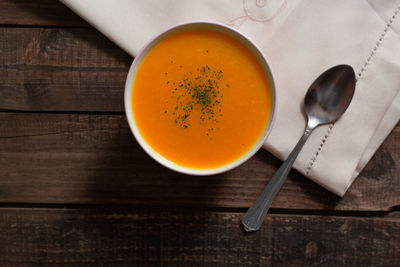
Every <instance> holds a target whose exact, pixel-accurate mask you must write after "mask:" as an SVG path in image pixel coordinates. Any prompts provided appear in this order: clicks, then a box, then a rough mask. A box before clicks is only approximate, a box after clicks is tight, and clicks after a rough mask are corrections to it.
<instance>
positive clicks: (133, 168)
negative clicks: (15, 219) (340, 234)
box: [0, 113, 400, 210]
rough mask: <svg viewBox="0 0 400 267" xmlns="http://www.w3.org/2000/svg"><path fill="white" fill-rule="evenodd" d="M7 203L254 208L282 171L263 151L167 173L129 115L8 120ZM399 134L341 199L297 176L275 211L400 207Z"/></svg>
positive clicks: (4, 117)
mask: <svg viewBox="0 0 400 267" xmlns="http://www.w3.org/2000/svg"><path fill="white" fill-rule="evenodd" d="M0 125H1V128H0V202H3V203H4V202H18V203H21V202H22V203H24V202H25V203H29V202H32V203H88V204H111V203H119V204H133V205H138V206H143V205H144V206H169V205H177V206H197V207H199V206H200V207H236V208H247V207H249V206H250V205H251V204H252V203H253V202H254V200H255V199H256V197H257V196H258V194H259V193H260V192H261V190H262V188H263V187H264V186H265V184H266V183H267V182H268V180H269V177H271V176H272V174H273V173H274V172H275V171H276V169H277V168H278V167H279V165H280V164H281V163H280V161H279V160H278V159H276V158H274V157H273V156H272V155H271V154H269V153H268V152H266V151H263V150H262V151H260V152H259V153H257V154H256V155H255V156H254V157H253V158H252V159H250V160H249V161H248V162H246V163H245V164H243V165H242V166H240V167H238V168H236V169H234V170H232V171H230V172H228V173H225V174H221V175H217V176H208V177H192V176H185V175H181V174H178V173H175V172H172V171H169V170H168V169H166V168H164V167H162V166H160V165H159V164H158V163H156V162H155V161H153V160H152V159H151V158H149V157H148V156H147V155H146V154H145V153H144V152H143V151H142V149H141V148H140V147H139V146H138V144H137V143H136V141H135V140H134V138H133V136H132V135H131V133H130V130H129V128H128V125H127V123H126V120H125V117H124V115H84V114H25V113H0ZM399 137H400V127H399V126H397V127H396V128H395V130H394V131H393V132H392V134H391V135H390V136H389V138H388V140H387V141H386V142H385V143H384V145H383V146H382V147H381V148H380V149H379V151H378V152H377V154H376V155H375V157H374V158H373V160H372V162H370V164H369V165H368V166H367V168H366V170H365V171H364V172H363V173H362V174H361V177H359V178H358V180H357V181H356V182H355V184H354V185H353V186H352V187H351V188H350V190H349V192H348V193H347V194H346V196H345V197H344V198H343V199H341V198H339V197H336V196H335V195H333V194H332V193H329V192H328V191H326V190H325V189H323V188H322V187H320V186H318V185H316V184H314V183H313V182H310V181H308V180H307V179H306V178H305V177H303V176H302V175H300V174H299V173H297V172H294V171H293V172H292V173H291V174H290V176H289V179H288V181H287V182H286V183H285V185H284V186H283V188H282V191H281V192H280V193H279V195H278V197H277V198H276V199H275V200H274V202H273V204H272V207H273V208H285V209H326V210H390V209H391V208H392V207H394V206H397V205H400V195H399V194H398V192H399V191H398V188H399V186H400V176H399V173H400V172H399V162H400V154H399V151H400V150H399V144H400V143H399V142H400V138H399Z"/></svg>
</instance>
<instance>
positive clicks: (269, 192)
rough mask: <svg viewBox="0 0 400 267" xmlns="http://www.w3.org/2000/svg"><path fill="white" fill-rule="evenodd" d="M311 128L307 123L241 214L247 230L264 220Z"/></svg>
mask: <svg viewBox="0 0 400 267" xmlns="http://www.w3.org/2000/svg"><path fill="white" fill-rule="evenodd" d="M313 129H314V127H312V126H310V125H307V129H306V130H305V132H304V134H303V136H302V137H301V138H300V140H299V142H298V143H297V145H296V146H295V148H294V149H293V151H292V152H291V153H290V155H289V156H288V157H287V159H286V160H285V161H284V162H283V163H282V165H281V167H280V168H279V169H278V170H277V171H276V173H275V174H274V175H273V176H272V178H271V180H270V182H269V183H268V185H267V186H266V187H265V188H264V191H263V192H262V193H261V195H260V196H259V197H258V199H257V200H256V202H254V204H253V206H251V207H250V209H248V211H247V212H246V214H245V215H244V216H243V218H242V224H243V227H244V229H245V230H246V231H247V232H253V231H257V230H258V229H260V227H261V224H262V222H263V221H264V217H265V215H266V214H267V212H268V209H269V207H270V206H271V203H272V200H273V199H274V198H275V195H276V194H277V193H278V192H279V190H280V189H281V187H282V185H283V183H284V182H285V180H286V177H287V176H288V174H289V172H290V169H291V168H292V165H293V163H294V161H295V160H296V158H297V155H298V154H299V152H300V150H301V149H302V147H303V145H304V143H305V142H306V141H307V139H308V137H309V136H310V133H311V131H312V130H313Z"/></svg>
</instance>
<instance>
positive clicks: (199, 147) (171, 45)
mask: <svg viewBox="0 0 400 267" xmlns="http://www.w3.org/2000/svg"><path fill="white" fill-rule="evenodd" d="M270 105H271V96H270V89H269V85H268V80H267V78H266V77H265V73H264V70H263V68H262V67H261V65H260V63H259V62H258V60H257V59H256V57H255V56H254V55H253V54H252V53H251V52H250V51H249V50H248V49H247V48H246V47H245V46H244V45H242V44H241V43H240V42H239V41H237V40H235V39H234V38H232V37H230V36H228V35H226V34H224V33H220V32H217V31H212V30H190V31H186V32H181V33H177V34H174V35H172V36H170V37H168V38H166V39H164V40H162V41H161V42H160V43H158V44H157V45H156V46H155V47H153V48H152V49H151V50H150V52H149V53H148V54H147V55H146V56H145V58H144V59H143V61H142V62H141V64H140V66H139V68H138V71H137V74H136V77H135V79H134V82H133V90H132V107H133V116H134V119H135V122H136V125H137V127H138V130H139V132H140V133H141V135H142V137H143V138H144V140H145V141H146V142H147V143H148V144H149V145H150V146H151V147H152V148H153V149H154V150H155V151H156V152H157V153H159V154H160V155H161V156H162V157H164V158H166V159H167V160H169V161H171V162H173V163H175V164H178V165H180V166H184V167H189V168H195V169H208V168H216V167H220V166H223V165H226V164H228V163H230V162H232V161H234V160H236V159H238V158H239V157H241V156H243V155H244V154H245V153H246V152H248V151H249V150H250V149H251V148H252V146H254V144H255V143H256V142H257V141H258V140H259V138H260V137H261V135H262V134H263V132H264V130H265V128H266V126H267V122H268V118H269V115H270V114H269V113H270Z"/></svg>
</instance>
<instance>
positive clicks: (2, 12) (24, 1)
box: [0, 0, 89, 27]
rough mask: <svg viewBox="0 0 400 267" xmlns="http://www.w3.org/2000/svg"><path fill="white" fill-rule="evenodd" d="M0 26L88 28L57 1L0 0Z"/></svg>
mask: <svg viewBox="0 0 400 267" xmlns="http://www.w3.org/2000/svg"><path fill="white" fill-rule="evenodd" d="M0 24H11V25H47V26H76V27H89V25H88V24H87V23H86V22H85V21H84V20H83V19H81V18H80V17H79V16H77V15H75V14H74V13H73V12H72V11H71V10H70V9H69V8H68V7H66V6H64V5H63V4H62V3H60V2H59V1H57V0H39V1H31V0H0Z"/></svg>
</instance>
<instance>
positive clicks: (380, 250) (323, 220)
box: [0, 208, 400, 266]
mask: <svg viewBox="0 0 400 267" xmlns="http://www.w3.org/2000/svg"><path fill="white" fill-rule="evenodd" d="M242 215H243V214H241V213H221V212H173V211H170V212H162V211H161V212H160V211H158V212H154V211H153V212H146V211H118V210H117V211H113V210H111V209H110V210H97V209H95V210H88V209H86V210H80V209H72V210H71V209H17V210H15V209H4V208H3V209H1V210H0V231H1V232H2V233H3V235H2V238H1V240H0V264H1V265H13V266H14V265H18V266H47V265H59V264H62V265H68V266H99V265H101V266H160V265H165V266H288V265H291V266H314V265H323V266H338V265H341V266H343V265H345V266H398V264H399V263H400V242H399V240H400V219H399V218H356V217H347V218H346V217H321V216H308V215H303V216H297V215H269V216H268V217H267V218H266V219H265V221H264V225H263V227H262V228H261V230H260V231H259V232H258V233H256V234H247V233H244V232H243V230H242V229H241V227H240V225H239V220H240V218H241V216H242Z"/></svg>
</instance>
